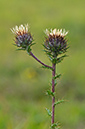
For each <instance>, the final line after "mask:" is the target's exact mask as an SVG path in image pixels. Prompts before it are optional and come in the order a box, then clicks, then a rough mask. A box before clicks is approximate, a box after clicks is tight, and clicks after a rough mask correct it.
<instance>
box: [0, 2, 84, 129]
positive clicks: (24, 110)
mask: <svg viewBox="0 0 85 129" xmlns="http://www.w3.org/2000/svg"><path fill="white" fill-rule="evenodd" d="M27 23H28V24H29V25H30V31H31V32H32V35H33V37H34V40H35V42H36V45H33V46H32V48H33V52H34V53H35V55H36V56H37V57H39V59H41V60H42V61H43V62H46V64H50V65H51V63H50V61H49V59H48V58H47V57H46V55H45V54H44V52H43V51H42V50H43V46H42V43H43V42H44V36H45V34H44V30H45V29H46V28H48V29H50V28H53V29H54V28H59V29H61V28H65V29H66V30H69V34H68V37H67V38H68V42H69V46H70V49H69V51H68V52H67V54H68V55H69V57H67V58H65V59H64V61H63V62H62V63H61V64H58V66H57V71H58V73H61V74H62V76H61V78H60V79H59V80H58V85H57V87H56V98H58V99H60V100H61V99H62V98H64V99H65V100H68V101H67V102H65V103H63V104H60V105H57V106H56V122H57V120H59V121H60V122H61V123H62V128H63V129H85V67H84V66H85V60H84V58H85V1H84V0H81V1H79V0H71V1H68V0H61V1H59V0H42V1H41V0H2V1H0V129H35V128H36V129H47V128H49V125H50V121H49V118H48V116H47V113H46V110H45V108H46V107H47V108H49V109H51V106H50V105H51V97H50V98H49V97H48V96H46V91H47V90H48V89H50V81H51V71H50V70H45V71H43V69H42V68H41V65H40V64H38V63H37V62H36V61H35V60H34V59H33V58H31V57H30V56H28V54H27V53H26V52H25V51H16V47H15V46H13V45H12V43H13V38H14V37H13V34H12V33H11V31H10V28H12V27H14V26H15V25H20V24H27ZM48 82H49V84H48Z"/></svg>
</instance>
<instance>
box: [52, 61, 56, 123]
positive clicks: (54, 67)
mask: <svg viewBox="0 0 85 129" xmlns="http://www.w3.org/2000/svg"><path fill="white" fill-rule="evenodd" d="M52 68H53V71H52V92H53V93H54V92H55V79H54V77H55V70H56V64H54V63H53V64H52ZM54 103H55V96H52V120H51V123H52V124H54V113H55V106H54Z"/></svg>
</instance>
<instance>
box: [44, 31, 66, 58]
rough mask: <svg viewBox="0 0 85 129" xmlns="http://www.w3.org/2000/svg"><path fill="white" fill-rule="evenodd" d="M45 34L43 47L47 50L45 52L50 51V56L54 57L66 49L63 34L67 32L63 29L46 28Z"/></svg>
mask: <svg viewBox="0 0 85 129" xmlns="http://www.w3.org/2000/svg"><path fill="white" fill-rule="evenodd" d="M45 34H46V35H47V37H46V40H45V43H44V47H45V49H46V50H47V51H46V52H50V53H51V54H52V56H54V57H56V56H58V55H59V54H61V53H64V52H65V51H66V50H67V40H66V38H65V36H66V35H67V34H68V32H66V31H65V29H64V30H62V29H61V30H59V29H58V30H56V29H54V30H52V29H51V30H50V31H49V30H48V29H46V31H45Z"/></svg>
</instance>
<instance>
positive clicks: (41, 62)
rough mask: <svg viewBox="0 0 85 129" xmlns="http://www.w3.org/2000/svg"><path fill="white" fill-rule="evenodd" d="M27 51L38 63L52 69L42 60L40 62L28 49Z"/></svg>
mask: <svg viewBox="0 0 85 129" xmlns="http://www.w3.org/2000/svg"><path fill="white" fill-rule="evenodd" d="M29 53H30V55H31V56H32V57H33V58H34V59H35V60H37V61H38V62H39V63H40V64H42V65H44V66H45V67H48V68H51V69H53V67H51V66H48V65H46V64H44V63H43V62H41V61H40V60H39V59H38V58H37V57H36V56H35V55H34V54H33V53H32V52H31V51H30V52H29Z"/></svg>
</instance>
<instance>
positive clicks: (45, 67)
mask: <svg viewBox="0 0 85 129" xmlns="http://www.w3.org/2000/svg"><path fill="white" fill-rule="evenodd" d="M42 68H44V69H50V70H53V69H52V68H50V67H47V66H42Z"/></svg>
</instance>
